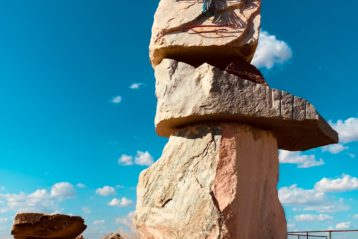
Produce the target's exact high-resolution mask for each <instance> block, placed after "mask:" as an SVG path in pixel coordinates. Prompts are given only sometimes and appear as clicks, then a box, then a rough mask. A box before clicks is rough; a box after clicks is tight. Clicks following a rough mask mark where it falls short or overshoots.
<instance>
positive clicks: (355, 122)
mask: <svg viewBox="0 0 358 239" xmlns="http://www.w3.org/2000/svg"><path fill="white" fill-rule="evenodd" d="M330 124H331V126H332V127H333V128H334V129H335V130H336V131H337V132H338V135H339V141H340V142H341V143H350V142H355V141H358V118H349V119H346V120H344V121H343V120H338V121H337V122H336V123H332V122H330Z"/></svg>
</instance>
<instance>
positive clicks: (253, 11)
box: [150, 0, 261, 66]
mask: <svg viewBox="0 0 358 239" xmlns="http://www.w3.org/2000/svg"><path fill="white" fill-rule="evenodd" d="M260 6H261V2H260V0H206V2H203V1H202V0H161V1H160V3H159V7H158V9H157V12H156V14H155V18H154V24H153V28H152V38H151V42H150V60H151V63H152V65H153V66H156V65H158V64H160V62H161V61H162V59H164V58H172V59H176V60H178V61H183V62H188V61H189V60H190V61H198V62H197V64H198V65H200V64H202V63H204V62H207V60H208V59H209V60H210V59H213V58H215V59H216V60H220V58H227V57H229V58H235V57H237V56H240V57H242V58H243V59H245V60H246V61H247V62H251V60H252V57H253V55H254V53H255V50H256V47H257V43H258V37H259V29H260Z"/></svg>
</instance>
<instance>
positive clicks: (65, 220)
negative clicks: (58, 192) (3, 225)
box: [11, 213, 87, 239]
mask: <svg viewBox="0 0 358 239" xmlns="http://www.w3.org/2000/svg"><path fill="white" fill-rule="evenodd" d="M86 228H87V226H86V225H85V224H84V220H83V219H82V218H81V217H78V216H69V215H63V214H51V215H49V214H42V213H18V214H17V215H16V217H15V220H14V223H13V226H12V230H11V234H12V235H13V236H14V238H15V239H26V238H38V239H41V238H43V239H47V238H48V239H74V238H76V237H77V236H79V235H80V234H81V233H82V232H83V231H84V230H85V229H86Z"/></svg>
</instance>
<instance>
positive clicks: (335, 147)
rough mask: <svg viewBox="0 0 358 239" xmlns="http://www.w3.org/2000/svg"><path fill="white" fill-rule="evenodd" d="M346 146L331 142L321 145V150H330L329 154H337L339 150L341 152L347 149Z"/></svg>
mask: <svg viewBox="0 0 358 239" xmlns="http://www.w3.org/2000/svg"><path fill="white" fill-rule="evenodd" d="M347 149H348V147H347V146H344V145H343V144H331V145H327V146H324V147H322V151H323V152H330V153H331V154H339V153H340V152H343V151H344V150H347Z"/></svg>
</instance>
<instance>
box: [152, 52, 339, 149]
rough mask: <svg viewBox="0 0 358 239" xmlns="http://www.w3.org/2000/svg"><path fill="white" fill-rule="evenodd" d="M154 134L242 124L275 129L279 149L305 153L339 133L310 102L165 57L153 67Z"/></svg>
mask: <svg viewBox="0 0 358 239" xmlns="http://www.w3.org/2000/svg"><path fill="white" fill-rule="evenodd" d="M155 76H156V95H157V98H158V105H157V113H156V117H155V125H156V131H157V133H158V134H159V135H161V136H165V137H169V136H170V135H172V134H173V133H174V132H175V131H176V130H177V129H178V128H181V127H183V126H186V125H191V124H197V123H202V122H240V123H246V124H250V125H253V126H256V127H259V128H261V129H266V130H270V131H272V132H273V133H274V134H275V136H276V138H277V141H278V146H279V148H281V149H286V150H292V151H296V150H307V149H311V148H315V147H319V146H324V145H328V144H334V143H337V142H338V134H337V133H336V132H335V131H334V130H333V129H332V128H331V127H330V125H329V124H328V123H327V122H326V121H325V120H324V119H323V118H322V117H321V116H320V115H319V113H318V112H317V111H316V109H315V108H314V106H313V105H312V104H310V103H309V102H308V101H306V100H304V99H302V98H299V97H297V96H294V95H292V94H290V93H287V92H285V91H281V90H277V89H272V88H270V87H268V86H265V85H261V84H256V83H253V82H251V81H248V80H245V79H242V78H239V77H237V76H234V75H231V74H229V73H226V72H224V71H221V70H219V69H218V68H215V67H214V66H211V65H209V64H206V63H205V64H203V65H201V66H199V67H197V68H195V67H193V66H191V65H188V64H186V63H182V62H177V61H175V60H171V59H164V60H163V61H162V63H161V64H159V65H158V66H156V68H155Z"/></svg>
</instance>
